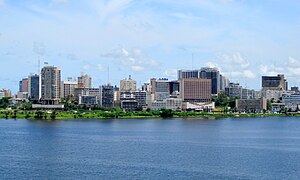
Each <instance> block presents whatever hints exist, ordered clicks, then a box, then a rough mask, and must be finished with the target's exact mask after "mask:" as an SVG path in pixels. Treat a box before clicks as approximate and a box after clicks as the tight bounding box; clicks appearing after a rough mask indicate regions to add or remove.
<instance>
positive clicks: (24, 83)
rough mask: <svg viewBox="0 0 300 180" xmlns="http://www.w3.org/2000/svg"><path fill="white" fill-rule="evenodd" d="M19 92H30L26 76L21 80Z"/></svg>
mask: <svg viewBox="0 0 300 180" xmlns="http://www.w3.org/2000/svg"><path fill="white" fill-rule="evenodd" d="M19 92H28V78H24V79H22V81H20V84H19Z"/></svg>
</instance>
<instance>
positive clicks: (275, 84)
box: [262, 74, 288, 91]
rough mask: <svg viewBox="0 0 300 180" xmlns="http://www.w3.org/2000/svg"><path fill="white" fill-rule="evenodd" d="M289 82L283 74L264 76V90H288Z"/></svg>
mask: <svg viewBox="0 0 300 180" xmlns="http://www.w3.org/2000/svg"><path fill="white" fill-rule="evenodd" d="M287 88H288V87H287V81H286V79H284V75H283V74H278V75H277V76H262V90H263V91H265V90H287Z"/></svg>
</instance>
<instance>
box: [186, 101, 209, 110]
mask: <svg viewBox="0 0 300 180" xmlns="http://www.w3.org/2000/svg"><path fill="white" fill-rule="evenodd" d="M214 108H215V102H206V103H197V102H184V103H183V105H182V110H183V111H187V110H193V111H207V112H211V111H212V110H213V109H214Z"/></svg>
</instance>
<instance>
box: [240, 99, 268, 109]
mask: <svg viewBox="0 0 300 180" xmlns="http://www.w3.org/2000/svg"><path fill="white" fill-rule="evenodd" d="M236 109H237V110H238V111H245V112H254V111H255V112H262V111H263V110H267V100H266V99H265V98H261V99H237V100H236Z"/></svg>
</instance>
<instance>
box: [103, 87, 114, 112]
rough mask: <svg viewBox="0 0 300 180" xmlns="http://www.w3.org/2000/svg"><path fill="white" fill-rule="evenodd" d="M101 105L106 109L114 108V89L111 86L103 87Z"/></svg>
mask: <svg viewBox="0 0 300 180" xmlns="http://www.w3.org/2000/svg"><path fill="white" fill-rule="evenodd" d="M100 101H101V102H100V105H101V106H102V107H105V108H112V107H113V106H114V87H113V86H111V85H110V84H108V85H103V86H101V99H100Z"/></svg>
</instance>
